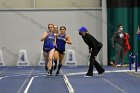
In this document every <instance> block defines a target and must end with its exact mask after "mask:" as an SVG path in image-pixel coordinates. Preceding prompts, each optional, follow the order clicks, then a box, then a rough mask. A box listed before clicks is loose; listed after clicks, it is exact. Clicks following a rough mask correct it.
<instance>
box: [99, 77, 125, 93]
mask: <svg viewBox="0 0 140 93" xmlns="http://www.w3.org/2000/svg"><path fill="white" fill-rule="evenodd" d="M101 79H103V80H104V81H106V82H107V83H108V84H110V85H111V86H113V87H115V88H116V89H117V90H119V91H121V92H122V93H127V92H126V91H125V90H123V89H121V88H120V87H118V86H117V85H115V84H113V83H112V82H110V81H108V80H107V79H105V78H101Z"/></svg>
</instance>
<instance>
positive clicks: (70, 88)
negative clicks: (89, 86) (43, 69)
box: [60, 70, 74, 93]
mask: <svg viewBox="0 0 140 93" xmlns="http://www.w3.org/2000/svg"><path fill="white" fill-rule="evenodd" d="M60 71H61V73H62V75H63V77H64V82H65V84H66V86H67V88H68V91H69V93H74V89H73V87H72V85H71V84H70V82H69V80H68V78H67V76H66V75H64V74H63V72H62V70H60Z"/></svg>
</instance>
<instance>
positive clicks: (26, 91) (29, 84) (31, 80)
mask: <svg viewBox="0 0 140 93" xmlns="http://www.w3.org/2000/svg"><path fill="white" fill-rule="evenodd" d="M36 77H38V76H34V77H32V78H31V79H30V82H29V83H28V85H27V87H26V89H25V91H24V93H28V90H29V88H30V86H31V84H32V82H33V80H34V78H36Z"/></svg>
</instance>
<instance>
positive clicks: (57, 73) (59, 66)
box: [56, 64, 62, 76]
mask: <svg viewBox="0 0 140 93" xmlns="http://www.w3.org/2000/svg"><path fill="white" fill-rule="evenodd" d="M61 67H62V65H60V64H59V65H58V70H57V72H56V76H58V75H59V71H60V69H61Z"/></svg>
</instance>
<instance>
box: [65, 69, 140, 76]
mask: <svg viewBox="0 0 140 93" xmlns="http://www.w3.org/2000/svg"><path fill="white" fill-rule="evenodd" d="M138 71H140V70H138ZM115 72H116V73H117V72H135V70H131V71H130V70H112V71H105V73H115ZM83 74H86V72H75V73H68V74H66V76H73V75H83ZM94 74H98V72H97V71H94Z"/></svg>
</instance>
